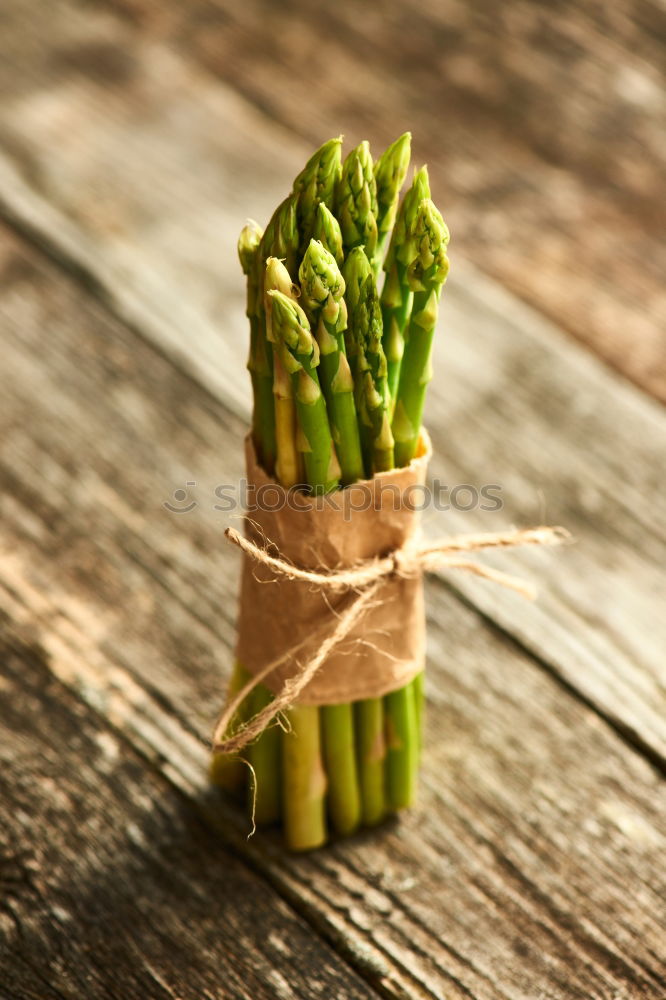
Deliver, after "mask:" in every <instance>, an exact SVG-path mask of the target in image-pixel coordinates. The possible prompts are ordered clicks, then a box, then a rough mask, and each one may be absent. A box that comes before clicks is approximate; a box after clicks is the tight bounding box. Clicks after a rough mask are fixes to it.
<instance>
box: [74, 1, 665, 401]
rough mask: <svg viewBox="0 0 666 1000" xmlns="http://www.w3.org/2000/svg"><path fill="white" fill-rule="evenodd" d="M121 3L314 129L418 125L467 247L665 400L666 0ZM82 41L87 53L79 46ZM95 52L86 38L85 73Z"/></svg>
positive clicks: (383, 136) (138, 19) (151, 30)
mask: <svg viewBox="0 0 666 1000" xmlns="http://www.w3.org/2000/svg"><path fill="white" fill-rule="evenodd" d="M104 6H106V7H109V8H111V7H114V8H116V9H117V10H119V11H121V12H122V13H123V14H125V15H127V16H128V17H129V18H130V19H131V22H132V23H133V25H134V26H135V27H136V28H137V30H139V31H141V33H142V34H146V35H150V36H152V37H157V38H160V39H164V40H168V41H169V42H170V43H171V44H173V45H174V46H177V47H178V48H179V49H180V50H181V51H183V52H185V53H187V55H188V56H194V57H195V58H196V59H197V61H198V62H199V63H200V64H201V65H203V66H205V67H206V69H207V70H209V71H210V72H212V73H213V74H215V76H217V77H218V78H220V79H223V80H225V81H226V82H227V83H229V84H230V85H231V86H232V87H233V88H234V90H238V91H240V92H242V93H243V94H245V95H246V96H247V97H248V98H249V99H250V100H251V101H252V102H253V103H254V104H255V105H256V106H258V107H259V108H261V109H263V110H265V111H267V112H268V113H269V115H270V117H271V118H272V119H274V120H277V121H280V122H282V123H283V124H284V125H286V126H287V127H289V128H290V129H292V130H293V131H294V132H295V133H297V134H299V135H301V136H305V137H306V138H307V139H308V140H309V142H310V144H317V143H318V142H320V141H321V140H322V139H323V138H325V137H327V136H328V134H336V133H338V132H344V133H346V134H347V136H348V138H349V139H351V140H352V141H358V140H359V139H361V138H365V137H368V136H369V137H370V138H371V139H372V140H374V141H375V142H377V143H384V144H385V143H386V142H388V141H390V140H391V139H392V138H393V137H394V135H395V134H396V133H397V132H398V131H400V130H402V129H404V128H411V129H412V130H413V132H414V137H415V151H416V153H417V155H418V157H419V158H420V159H422V160H427V161H428V163H429V164H430V167H431V170H432V174H433V177H434V180H435V182H436V184H437V188H438V191H439V192H440V195H439V197H440V201H441V202H442V203H443V204H444V206H445V208H446V213H447V218H448V219H449V221H450V223H451V227H452V232H453V233H454V234H455V248H456V251H457V253H459V254H464V255H465V256H467V257H469V258H470V259H472V260H473V261H474V262H475V263H476V264H477V265H478V266H480V267H481V268H482V269H483V270H485V271H486V272H488V273H489V274H492V275H494V276H495V277H496V278H499V279H500V280H501V281H502V282H503V283H504V284H505V285H507V286H508V287H509V288H511V289H512V290H513V291H514V292H516V293H517V294H518V295H520V296H521V297H522V298H523V299H525V300H527V301H528V302H531V303H532V304H534V305H535V306H537V307H538V308H540V309H541V310H542V311H543V312H545V313H546V314H548V315H549V316H551V317H552V318H553V319H555V320H556V321H557V322H559V323H560V324H561V325H562V326H563V327H565V328H566V329H567V330H568V331H569V332H570V333H572V334H573V335H574V336H576V337H578V338H580V339H582V340H584V341H586V342H587V343H588V344H590V345H592V346H593V347H594V349H595V350H596V351H597V352H598V353H599V354H601V355H602V356H603V357H605V358H606V359H607V360H608V361H609V362H610V363H611V364H613V365H614V366H615V367H617V368H619V369H620V371H623V372H625V373H627V374H629V376H630V377H631V378H633V379H634V380H635V381H636V382H638V383H639V384H640V385H643V386H645V387H646V388H648V389H649V390H650V391H651V392H653V393H654V394H655V395H658V396H660V397H661V398H662V399H666V337H665V334H664V320H665V318H666V296H665V293H664V288H663V280H662V275H663V272H664V268H665V267H666V257H665V254H664V246H663V239H662V232H663V229H664V224H665V215H664V208H663V205H661V204H659V203H658V201H657V200H656V199H655V195H656V193H657V192H658V191H659V190H663V188H664V186H665V185H666V154H665V152H664V145H663V141H662V139H663V133H664V130H665V129H666V98H665V97H664V94H665V90H664V82H665V81H664V74H663V69H664V39H665V38H666V20H665V17H664V10H663V6H662V5H661V4H660V3H659V2H657V0H624V2H622V3H615V4H613V5H612V9H611V7H609V5H608V4H603V3H600V2H599V0H585V2H583V3H581V2H578V0H576V2H574V0H559V2H558V3H557V4H553V3H544V2H538V3H534V2H530V0H513V2H512V3H510V4H500V3H497V2H494V0H484V2H483V3H474V4H470V3H465V2H462V0H445V2H442V0H428V2H425V3H424V2H419V3H417V2H415V0H399V2H396V0H382V2H380V3H374V4H373V5H372V7H368V5H361V4H359V3H358V2H355V0H340V2H338V3H336V4H334V5H327V6H326V7H325V8H323V9H317V11H316V13H315V12H313V10H312V5H311V4H309V3H308V2H307V0H291V2H290V3H287V4H285V3H280V4H275V3H272V2H271V0H249V2H247V3H242V4H238V3H234V2H230V0H196V2H195V3H189V4H187V5H183V4H180V3H178V2H176V0H171V2H169V3H165V2H164V0H106V2H105V4H104ZM314 53H316V61H315V65H314V67H313V63H312V59H311V58H310V54H314ZM65 55H69V57H70V58H69V60H68V61H66V66H67V68H68V69H69V70H70V72H72V71H73V72H76V71H77V70H78V71H80V69H81V61H80V56H79V50H76V49H75V50H74V51H71V50H70V52H69V53H65ZM96 62H98V60H95V58H94V53H93V58H91V59H86V58H85V56H84V57H83V69H84V71H86V72H90V71H92V72H93V73H95V72H96V69H95V63H96ZM106 62H107V64H108V63H109V62H110V64H111V67H113V68H116V72H117V67H118V59H117V58H116V59H113V58H111V59H108V60H107V61H106ZM122 66H123V67H124V68H125V71H126V72H127V70H128V68H131V66H132V60H131V55H130V57H129V59H128V61H127V62H125V61H123V62H122ZM130 71H131V70H130ZM359 94H361V95H362V96H361V97H359ZM662 200H663V199H662Z"/></svg>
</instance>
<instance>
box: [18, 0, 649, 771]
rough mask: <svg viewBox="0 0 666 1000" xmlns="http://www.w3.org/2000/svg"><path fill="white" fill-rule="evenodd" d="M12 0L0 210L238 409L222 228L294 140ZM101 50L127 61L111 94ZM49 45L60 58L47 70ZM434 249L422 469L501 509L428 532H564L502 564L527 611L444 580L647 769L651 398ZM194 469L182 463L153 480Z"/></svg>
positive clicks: (124, 44) (207, 90)
mask: <svg viewBox="0 0 666 1000" xmlns="http://www.w3.org/2000/svg"><path fill="white" fill-rule="evenodd" d="M9 10H12V11H13V12H14V18H15V20H14V23H12V24H9V25H8V26H7V34H6V45H7V47H8V48H9V49H10V50H11V52H12V53H13V57H14V61H11V60H10V61H9V62H8V63H6V64H5V65H6V68H5V71H4V72H5V78H4V81H3V82H4V83H5V85H6V88H7V92H8V94H9V100H8V101H7V102H6V106H5V109H4V113H3V114H1V115H0V134H2V137H3V138H4V141H5V146H6V153H5V155H4V156H2V155H0V208H1V210H2V211H4V214H5V215H6V217H8V218H10V219H11V220H12V221H13V223H14V224H15V225H17V226H18V227H19V228H21V229H22V230H23V231H25V232H27V233H29V234H30V236H31V238H32V239H34V240H36V241H37V242H40V243H41V244H43V245H45V246H47V247H48V248H49V249H50V252H51V253H52V254H53V255H54V256H55V257H56V259H58V260H59V261H61V262H63V263H64V265H65V266H66V267H68V268H69V269H71V270H72V271H74V272H76V273H77V274H78V276H79V278H80V279H81V280H82V281H83V282H84V283H86V284H87V285H89V286H91V287H93V288H94V290H95V293H96V295H97V297H98V298H100V299H102V300H103V301H104V302H105V304H106V305H107V306H108V307H109V308H110V309H111V310H112V311H113V312H114V313H115V314H116V315H117V316H119V317H121V318H122V319H123V321H125V322H127V323H129V324H130V325H131V326H132V327H133V328H134V329H135V330H136V331H137V332H139V333H140V334H141V335H142V336H144V337H148V338H149V339H151V340H152V341H153V342H154V343H155V344H157V345H158V346H159V348H160V350H162V351H165V352H167V353H168V354H169V355H170V356H171V357H174V358H175V359H177V361H178V364H179V365H180V366H181V367H183V368H184V369H185V370H187V371H189V372H190V373H192V374H193V375H194V377H195V378H196V379H197V380H199V381H201V382H202V384H204V385H205V386H207V387H208V388H209V389H210V390H211V392H212V393H213V394H214V395H215V396H216V397H217V398H220V399H222V400H223V401H224V402H225V404H226V405H227V406H228V407H229V408H230V409H231V410H233V412H234V413H236V414H237V415H238V416H239V417H240V418H241V420H242V421H246V420H247V414H248V404H249V399H248V397H249V386H248V380H247V378H246V376H245V374H244V372H243V364H244V357H245V352H246V344H247V331H246V324H245V320H244V317H243V308H244V305H243V297H244V291H243V285H242V281H241V280H240V275H239V269H238V267H237V265H236V260H235V248H234V243H235V239H236V234H237V232H238V230H239V229H240V226H241V225H242V222H243V220H244V218H245V216H246V214H247V213H248V211H250V212H252V213H253V214H255V215H257V216H258V217H259V218H260V219H261V220H262V221H265V219H266V217H267V215H268V213H269V211H270V208H271V206H273V205H274V204H275V203H276V202H277V200H278V199H279V198H280V197H281V196H282V195H283V194H284V192H285V191H286V190H288V187H289V184H290V181H291V178H292V177H293V176H294V174H295V173H296V171H297V169H298V167H299V166H300V165H301V164H302V162H303V160H304V158H305V156H306V153H307V151H308V147H307V144H306V143H302V144H299V140H298V139H296V138H294V136H293V135H290V134H288V133H286V132H285V131H283V130H281V129H280V128H279V127H278V126H276V125H273V124H271V123H270V122H268V120H267V119H266V118H265V117H263V116H262V115H260V114H259V113H258V112H256V111H255V110H253V109H252V108H250V107H249V106H248V105H247V104H246V103H244V102H243V100H242V99H240V98H239V97H238V96H237V95H236V94H235V93H234V92H232V91H231V90H229V89H228V88H226V87H225V86H224V85H222V84H221V83H220V82H218V81H216V80H215V78H214V77H212V76H210V75H206V74H205V73H203V72H202V71H201V70H200V69H199V68H197V67H196V66H194V65H192V64H191V63H188V62H187V61H186V60H185V59H182V58H180V57H179V56H178V55H176V54H175V53H174V52H173V51H172V50H171V49H169V48H168V47H167V46H165V45H164V44H163V43H162V42H160V41H159V39H157V38H155V37H154V35H155V33H154V32H153V33H152V36H151V35H149V36H146V34H145V33H142V32H141V31H139V30H138V29H137V28H136V27H135V26H134V25H132V24H131V23H129V22H126V21H123V20H122V19H120V18H119V17H118V16H117V15H113V14H112V13H109V12H108V10H107V9H106V8H105V7H104V6H102V7H99V8H97V10H96V12H91V10H89V9H86V11H85V13H83V12H82V11H81V10H80V9H79V8H77V7H76V6H75V5H72V4H71V2H69V0H58V3H56V4H54V5H53V9H52V16H51V18H50V19H49V22H48V24H46V23H44V24H41V23H39V22H37V23H36V22H35V21H34V19H33V18H30V17H29V5H26V4H25V3H23V2H22V0H13V2H12V5H11V6H10V8H9ZM164 16H165V18H167V22H168V19H169V17H170V16H171V14H170V8H168V7H166V8H165V12H164ZM165 30H166V28H165ZM100 51H104V52H106V63H112V62H113V59H114V56H113V55H112V53H115V54H116V55H115V59H116V61H120V62H122V63H123V65H131V70H129V69H128V71H127V72H125V74H124V75H123V76H122V78H121V79H119V78H118V74H117V75H116V78H114V81H113V86H112V87H111V86H110V84H109V83H108V82H106V81H105V80H104V79H102V78H100V75H99V74H100V72H101V71H98V69H97V68H96V67H97V65H98V62H99V61H100ZM86 52H88V53H89V54H91V53H92V54H91V55H90V58H89V59H88V61H87V62H86V59H85V53H86ZM54 53H59V55H58V56H57V57H56V55H54ZM63 53H69V57H68V58H69V59H70V62H73V63H74V64H75V65H73V66H72V67H71V68H70V71H68V72H62V74H61V76H60V77H58V78H57V81H56V82H55V83H54V79H53V63H54V60H55V61H56V62H57V63H58V65H59V66H60V65H61V64H62V63H63V61H64V62H67V60H66V59H65V56H64V55H63ZM77 53H78V60H77V59H75V54H77ZM93 55H94V56H95V58H93ZM102 62H104V61H103V60H102ZM106 63H105V65H106ZM25 67H29V72H27V71H26V69H25ZM0 72H1V71H0ZM58 81H59V82H58ZM12 94H13V95H14V96H13V98H12ZM452 257H453V278H452V279H451V281H450V283H449V284H448V285H447V290H446V294H445V300H444V305H443V310H442V336H441V337H440V338H438V343H437V349H436V357H435V368H436V370H437V372H438V377H437V379H436V381H435V382H434V383H433V385H432V387H431V390H430V392H429V402H428V411H427V421H428V424H429V426H430V429H431V432H432V434H433V437H434V440H435V450H436V460H435V462H434V463H433V474H434V475H435V476H436V477H437V479H438V480H439V482H440V483H442V484H445V485H448V486H449V487H451V485H452V484H465V483H471V484H472V485H475V486H477V487H478V486H481V485H482V484H484V483H486V484H488V483H495V484H500V486H501V487H502V496H503V502H504V507H503V510H502V511H500V512H498V513H495V514H489V513H483V512H480V511H471V512H470V513H469V514H467V515H462V514H460V512H456V511H449V512H443V513H442V514H441V515H437V516H435V515H434V514H433V515H432V516H431V515H430V514H429V515H428V526H429V529H430V530H432V531H434V532H437V533H442V532H449V531H454V530H459V529H470V530H483V529H485V530H493V529H495V528H497V529H501V528H504V527H506V526H507V525H508V524H511V523H516V524H522V525H525V524H529V523H534V522H538V521H541V520H546V519H547V520H549V521H550V522H551V523H553V522H561V523H563V524H565V525H566V526H567V527H568V528H569V529H570V530H571V531H572V533H573V534H574V536H575V538H576V539H577V544H576V546H574V547H572V548H570V549H568V550H567V552H566V555H563V554H558V555H556V556H553V555H552V554H537V553H530V554H527V555H523V554H520V555H517V556H516V557H512V558H511V559H509V560H508V563H509V564H510V565H511V567H512V568H513V569H516V570H518V569H519V570H521V571H522V572H526V571H527V572H529V569H530V567H533V568H534V573H535V575H536V576H537V577H541V576H543V581H542V583H541V597H540V600H539V602H538V603H537V604H535V605H533V606H530V607H526V606H525V605H524V603H523V602H521V601H520V600H519V599H517V598H514V597H513V596H512V595H508V594H505V593H499V592H497V591H496V590H492V589H489V588H487V587H486V586H485V585H484V584H479V583H477V582H475V581H473V580H468V579H463V578H461V577H460V576H458V577H456V579H455V586H456V587H457V588H458V589H459V590H460V591H461V593H464V594H465V595H466V596H467V597H468V598H469V599H470V600H473V601H474V602H475V603H476V604H477V606H478V607H480V608H481V609H482V610H483V611H484V613H486V614H487V615H489V616H490V617H491V618H492V620H493V621H495V622H496V623H498V624H499V625H500V626H501V627H502V628H504V629H506V630H507V631H508V632H509V633H510V634H511V635H513V636H515V637H516V638H518V639H519V640H520V641H521V642H522V643H524V644H525V645H526V646H527V647H528V648H529V649H530V650H531V651H532V652H533V653H534V654H535V655H536V656H538V657H539V659H540V660H541V661H542V662H543V663H544V665H545V666H547V667H548V669H551V670H553V671H554V672H555V673H557V674H558V675H559V676H560V677H562V679H563V680H564V681H565V683H567V684H569V685H571V686H572V687H574V688H575V689H576V690H578V691H579V692H580V693H581V695H582V696H583V697H584V698H585V699H587V700H588V701H589V702H590V703H591V704H594V705H595V706H596V707H597V709H598V710H599V711H600V712H601V713H602V714H603V715H604V716H605V717H606V718H608V719H610V720H611V721H612V722H613V724H614V725H615V726H616V727H617V728H618V729H619V730H621V731H622V732H623V733H625V734H626V735H627V737H628V738H629V739H630V740H631V741H632V742H633V743H634V744H636V745H638V746H640V747H642V748H643V750H644V751H645V752H646V753H648V754H649V755H650V757H651V758H652V759H653V760H655V761H656V762H657V763H658V764H659V765H660V766H661V767H664V766H665V765H664V762H665V761H666V722H665V719H666V712H665V711H664V706H665V703H666V694H665V692H666V676H665V675H664V657H663V649H664V647H665V646H666V622H665V621H664V618H663V614H662V613H661V608H662V605H663V600H664V596H666V595H665V593H664V588H665V583H664V577H663V571H662V567H663V565H664V561H666V551H665V549H666V538H665V536H664V527H663V526H664V523H666V509H665V508H666V500H665V499H664V494H663V490H660V481H661V478H662V477H661V468H662V465H663V454H664V448H665V441H666V420H665V418H664V415H663V411H662V410H661V409H660V408H659V407H658V406H656V405H653V404H651V403H650V401H649V400H646V399H644V398H642V396H641V395H640V394H639V393H637V392H635V391H633V390H632V389H631V387H628V386H625V385H623V384H622V383H621V380H619V379H616V378H613V377H612V376H611V375H609V374H608V373H607V372H606V371H605V370H604V368H603V367H602V366H601V365H600V364H598V363H597V362H596V361H595V359H594V358H592V357H588V356H586V354H585V353H584V352H582V351H581V350H578V349H577V348H576V346H575V345H572V344H570V343H568V342H567V340H566V338H564V337H563V336H562V335H561V334H560V332H559V331H558V330H557V329H556V328H555V327H553V326H552V325H550V324H549V323H548V322H547V321H545V320H543V318H541V317H540V316H538V315H537V314H536V313H534V312H533V311H532V310H530V309H529V308H527V307H524V306H522V305H521V304H520V303H519V302H518V301H517V300H516V299H515V297H513V296H512V295H511V294H509V293H505V292H504V291H502V290H501V289H500V288H498V286H497V285H496V284H495V283H494V282H493V281H490V280H487V279H484V278H483V277H482V276H480V275H479V273H478V272H477V271H476V270H475V269H472V268H470V267H469V266H466V265H465V264H464V262H463V261H461V260H460V259H459V258H457V257H456V256H455V247H454V251H453V252H452ZM135 405H136V406H137V408H138V407H139V406H140V404H138V403H137V404H135ZM199 478H200V477H199V476H198V474H197V473H196V472H195V471H192V470H189V471H188V470H183V471H182V474H181V478H180V479H179V480H178V481H176V480H175V479H174V482H173V483H171V484H168V488H169V490H173V489H175V488H177V486H179V485H182V483H184V482H185V481H186V480H188V479H189V480H198V479H199ZM209 496H210V492H209Z"/></svg>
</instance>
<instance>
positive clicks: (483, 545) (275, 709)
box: [213, 527, 571, 754]
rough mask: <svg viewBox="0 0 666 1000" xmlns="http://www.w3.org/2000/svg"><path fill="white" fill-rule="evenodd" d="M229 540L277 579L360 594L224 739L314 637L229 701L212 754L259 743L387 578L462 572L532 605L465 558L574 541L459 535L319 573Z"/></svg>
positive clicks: (237, 537)
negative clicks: (250, 700)
mask: <svg viewBox="0 0 666 1000" xmlns="http://www.w3.org/2000/svg"><path fill="white" fill-rule="evenodd" d="M225 535H226V537H227V539H228V540H229V541H230V542H232V543H233V544H234V545H237V546H238V547H239V549H242V551H243V552H244V553H245V554H246V555H247V556H249V558H251V559H253V560H254V561H255V562H256V563H258V564H260V565H263V566H267V567H269V568H270V569H272V570H273V571H274V572H275V573H276V574H277V575H278V576H282V577H284V578H285V579H287V580H300V581H302V582H304V583H310V584H312V585H313V586H315V587H318V588H320V589H321V590H328V591H331V592H340V591H345V590H349V591H355V593H356V596H355V597H354V598H353V600H352V601H350V603H349V604H348V605H347V607H346V608H345V610H344V611H343V612H342V613H341V614H339V615H338V616H337V618H336V625H335V628H333V629H331V628H330V626H327V625H325V626H323V627H322V628H321V629H320V633H321V634H322V642H321V645H320V646H319V649H318V650H317V652H316V653H315V654H314V656H312V657H311V658H310V659H309V660H308V661H306V662H305V663H303V664H300V665H299V667H298V670H297V671H296V673H295V674H294V675H293V676H292V677H290V678H288V679H287V680H286V681H285V683H284V686H283V688H282V690H281V691H280V692H279V693H278V694H276V695H275V697H274V699H273V700H272V701H271V702H270V704H269V705H267V706H266V707H265V708H263V709H262V710H261V711H260V712H258V713H257V714H256V715H255V716H254V717H253V718H252V719H250V720H249V721H248V722H246V723H244V724H243V725H242V726H240V727H238V728H236V729H235V731H234V732H233V733H231V734H230V735H226V736H225V733H226V732H227V730H228V728H229V726H230V724H231V723H232V722H233V719H234V716H235V715H236V712H237V711H238V709H239V707H240V705H241V704H242V702H243V701H244V700H245V698H246V697H247V695H248V694H249V693H250V692H251V691H252V690H254V688H255V687H256V686H257V685H258V684H260V683H261V681H263V680H264V679H265V678H266V677H268V676H269V674H271V673H272V672H273V671H274V670H276V669H277V668H278V667H279V666H281V665H282V664H283V663H284V662H285V661H286V660H288V659H291V658H292V657H294V656H295V655H296V654H297V653H298V651H299V650H300V649H301V648H302V647H303V646H304V645H305V643H306V642H309V641H311V640H312V633H310V634H309V635H308V636H307V638H306V639H304V640H303V641H302V642H300V643H297V644H296V645H295V646H293V647H292V648H291V649H288V650H287V652H286V653H282V654H281V655H280V656H279V657H278V658H277V659H275V660H273V661H272V662H271V663H269V664H268V665H267V666H266V667H264V668H263V669H262V670H260V671H259V672H258V673H257V674H255V675H254V676H253V677H252V678H251V679H250V680H249V681H248V682H247V684H245V685H244V686H243V687H242V688H241V689H240V691H239V692H238V693H237V694H236V696H235V697H234V698H232V699H231V701H230V702H229V703H228V704H227V706H226V707H225V709H224V711H223V712H222V714H221V715H220V717H219V719H218V721H217V723H216V725H215V730H214V733H213V752H214V753H226V754H230V753H237V752H238V751H239V750H242V749H243V747H245V746H247V744H248V743H251V742H252V740H254V739H256V737H257V736H259V735H260V734H261V733H262V732H263V731H264V729H266V727H267V726H268V725H270V723H271V722H272V721H273V720H274V719H275V718H276V717H277V716H278V715H279V713H280V712H282V711H284V710H285V709H287V708H289V707H290V706H291V705H293V704H294V703H295V702H296V701H297V700H298V696H299V694H300V693H301V692H302V691H303V690H304V688H305V687H306V685H307V684H308V683H309V681H310V680H312V678H313V677H314V675H315V674H316V673H317V671H318V670H319V668H320V667H321V666H322V664H323V663H324V661H325V660H326V658H327V656H328V654H329V653H330V652H331V650H332V649H333V647H334V646H336V645H337V644H338V643H339V642H341V641H342V640H343V639H344V638H345V637H346V636H347V635H348V634H349V632H350V631H351V630H352V628H353V627H354V625H355V624H356V622H357V621H358V620H359V619H360V618H361V617H362V615H363V613H364V611H365V609H366V608H367V606H368V605H369V604H370V602H371V601H372V600H373V598H374V597H376V595H377V594H378V592H379V591H380V590H381V587H382V585H383V584H384V583H385V581H386V580H387V579H388V578H389V577H391V576H393V575H398V576H403V577H408V576H416V575H420V574H422V573H432V572H435V571H436V570H440V569H459V570H463V571H464V572H466V573H473V574H475V575H476V576H480V577H483V579H485V580H491V581H493V582H494V583H498V584H500V586H502V587H507V588H509V589H510V590H515V591H516V592H517V593H519V594H521V595H522V596H523V597H526V598H528V599H530V600H532V599H534V597H535V590H534V587H533V586H532V585H530V584H528V583H526V582H525V581H524V580H520V579H519V578H518V577H515V576H510V575H509V574H507V573H502V572H501V571H500V570H497V569H494V568H493V567H492V566H485V565H483V563H477V562H474V561H473V560H471V559H468V558H465V557H464V555H462V553H466V552H481V551H483V550H485V549H508V548H516V547H518V546H519V545H560V544H561V543H562V542H563V541H565V540H566V539H568V538H570V537H571V536H570V535H569V532H568V531H567V530H566V528H560V527H552V528H551V527H539V528H527V529H524V530H514V531H506V532H494V533H489V534H479V535H472V534H470V535H460V536H458V537H454V538H444V539H441V540H440V541H437V542H432V543H430V544H416V543H414V542H408V543H407V544H406V545H405V546H403V547H402V548H400V549H396V550H395V551H394V552H391V553H390V554H389V555H387V556H379V557H376V558H371V559H366V560H364V561H362V562H360V563H356V564H355V565H353V566H349V567H347V568H345V569H340V570H330V571H324V572H319V571H317V570H309V569H303V568H301V567H299V566H294V565H293V564H292V563H290V562H287V560H285V559H283V558H282V557H281V556H280V555H271V553H270V552H269V551H268V547H269V545H270V542H267V543H266V546H265V547H261V546H259V545H256V544H255V543H254V542H253V541H251V540H250V539H248V538H245V537H244V536H243V535H241V534H240V533H239V532H238V531H236V530H235V529H234V528H227V529H226V531H225Z"/></svg>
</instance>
